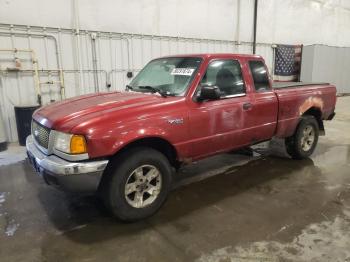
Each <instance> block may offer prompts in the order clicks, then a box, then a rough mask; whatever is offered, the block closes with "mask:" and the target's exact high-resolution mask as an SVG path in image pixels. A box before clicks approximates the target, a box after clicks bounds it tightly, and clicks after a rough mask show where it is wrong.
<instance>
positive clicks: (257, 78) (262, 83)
mask: <svg viewBox="0 0 350 262" xmlns="http://www.w3.org/2000/svg"><path fill="white" fill-rule="evenodd" d="M249 67H250V71H251V73H252V76H253V79H254V86H255V90H256V91H264V90H269V89H270V83H269V77H268V74H267V71H266V67H265V65H264V63H263V62H262V61H249Z"/></svg>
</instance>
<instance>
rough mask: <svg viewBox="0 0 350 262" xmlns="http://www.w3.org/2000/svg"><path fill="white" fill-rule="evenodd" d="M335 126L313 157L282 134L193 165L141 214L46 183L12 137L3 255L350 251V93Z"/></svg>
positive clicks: (4, 189)
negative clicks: (136, 218) (290, 147)
mask: <svg viewBox="0 0 350 262" xmlns="http://www.w3.org/2000/svg"><path fill="white" fill-rule="evenodd" d="M326 131H327V136H325V137H321V138H320V141H319V145H318V147H317V150H316V152H315V153H314V155H313V156H312V158H311V159H307V160H303V161H295V160H291V159H288V158H286V157H285V156H284V152H283V148H281V141H277V140H276V141H273V142H272V143H271V144H270V147H269V148H268V149H265V148H264V147H261V146H260V149H259V148H258V150H260V152H261V153H262V155H259V154H255V155H254V156H253V157H248V156H243V155H233V154H226V155H220V156H216V157H214V158H211V159H207V160H204V161H202V162H201V163H197V164H194V165H191V166H189V167H187V168H185V169H183V170H182V171H181V173H180V174H179V179H178V182H177V188H176V189H175V190H174V191H173V192H172V193H171V195H170V196H169V199H168V201H167V202H166V204H165V205H164V206H163V208H162V209H161V210H160V212H159V213H157V214H156V215H155V216H153V217H152V218H150V219H147V220H145V221H142V222H138V223H134V224H122V223H120V222H118V221H115V220H114V219H113V218H111V217H109V216H108V214H107V213H106V211H105V210H104V209H103V207H102V206H101V205H100V203H99V202H98V200H97V199H95V198H94V197H81V196H76V195H67V194H64V193H62V192H59V191H56V190H55V189H53V188H51V187H49V186H46V185H45V184H44V182H43V181H42V180H41V179H40V178H39V177H38V176H37V175H36V174H35V173H34V172H33V171H32V169H31V167H30V166H29V165H28V164H27V163H26V162H25V161H19V160H20V159H23V149H18V148H17V149H16V148H15V147H11V148H10V150H9V151H8V152H5V153H1V154H0V254H1V255H0V260H1V261H350V97H343V98H339V99H338V106H337V116H336V119H335V120H333V121H331V122H328V123H326ZM15 161H19V162H16V163H12V162H15ZM203 178H206V179H203Z"/></svg>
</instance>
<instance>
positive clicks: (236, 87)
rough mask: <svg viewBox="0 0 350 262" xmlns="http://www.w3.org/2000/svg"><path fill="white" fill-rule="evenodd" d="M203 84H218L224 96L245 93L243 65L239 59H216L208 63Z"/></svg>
mask: <svg viewBox="0 0 350 262" xmlns="http://www.w3.org/2000/svg"><path fill="white" fill-rule="evenodd" d="M201 85H210V86H217V87H218V88H219V89H220V91H221V93H222V97H226V96H230V95H236V94H242V93H245V87H244V82H243V77H242V71H241V65H240V63H239V62H238V61H237V60H215V61H213V62H211V63H210V64H209V65H208V68H207V71H206V73H205V75H204V77H203V78H202V81H201Z"/></svg>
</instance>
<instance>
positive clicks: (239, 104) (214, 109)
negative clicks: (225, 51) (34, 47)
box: [189, 59, 252, 159]
mask: <svg viewBox="0 0 350 262" xmlns="http://www.w3.org/2000/svg"><path fill="white" fill-rule="evenodd" d="M203 85H213V86H214V85H215V86H217V87H218V88H219V89H220V91H221V94H222V95H221V97H220V99H217V100H208V101H201V102H195V103H193V107H192V108H191V109H190V113H189V121H190V131H189V132H190V137H191V141H192V143H191V144H192V158H193V159H197V158H202V157H206V156H209V155H212V154H215V153H218V152H224V151H228V150H230V149H233V148H237V147H240V146H242V145H246V144H249V143H250V141H251V136H252V134H249V132H250V129H249V128H247V126H246V123H245V115H246V114H247V111H249V108H246V105H248V104H249V103H250V96H249V95H247V93H246V89H245V86H246V85H245V81H244V79H243V76H242V69H241V64H240V62H239V61H238V60H234V59H215V60H212V61H211V62H210V63H209V64H208V67H207V70H206V73H205V75H204V76H203V78H202V80H201V82H200V84H199V87H198V89H197V92H196V93H197V95H198V93H199V92H200V87H201V86H203Z"/></svg>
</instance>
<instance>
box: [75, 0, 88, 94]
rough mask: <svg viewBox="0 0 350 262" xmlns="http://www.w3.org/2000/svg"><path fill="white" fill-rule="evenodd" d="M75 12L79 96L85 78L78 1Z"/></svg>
mask: <svg viewBox="0 0 350 262" xmlns="http://www.w3.org/2000/svg"><path fill="white" fill-rule="evenodd" d="M73 10H74V29H75V57H76V61H77V67H78V68H77V69H78V71H79V77H78V90H77V91H78V94H80V90H81V89H82V87H83V86H84V85H85V83H84V77H83V74H82V67H83V65H82V59H81V54H80V47H81V41H80V23H79V6H78V1H77V0H73Z"/></svg>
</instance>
